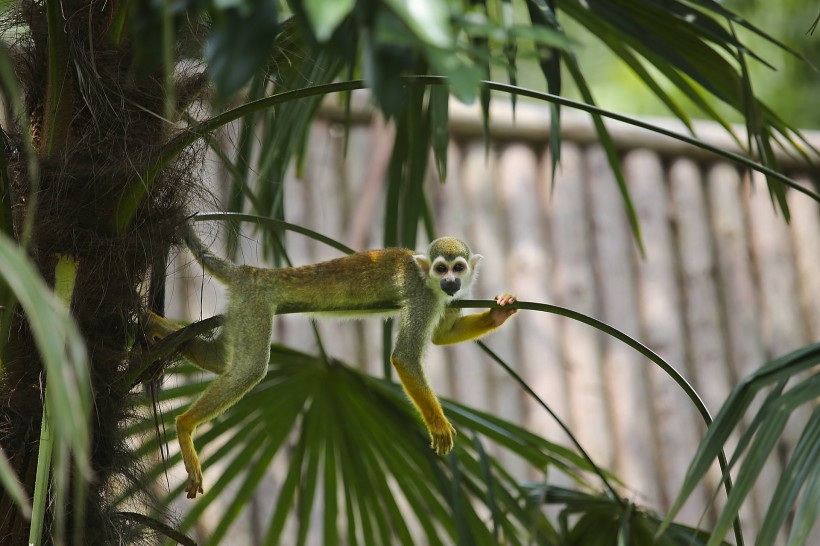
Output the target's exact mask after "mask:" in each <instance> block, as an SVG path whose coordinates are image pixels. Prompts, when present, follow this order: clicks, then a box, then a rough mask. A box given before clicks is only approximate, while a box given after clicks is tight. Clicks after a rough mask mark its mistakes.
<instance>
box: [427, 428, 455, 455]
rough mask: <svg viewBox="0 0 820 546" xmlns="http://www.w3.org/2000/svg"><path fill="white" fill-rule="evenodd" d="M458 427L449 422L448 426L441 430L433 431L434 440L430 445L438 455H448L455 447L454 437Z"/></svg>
mask: <svg viewBox="0 0 820 546" xmlns="http://www.w3.org/2000/svg"><path fill="white" fill-rule="evenodd" d="M456 434H457V433H456V429H454V428H453V425H451V424H450V423H447V426H446V427H445V428H444V429H443V430H442V431H440V432H431V436H432V441H431V443H430V447H432V448H433V451H435V452H436V455H447V454H448V453H450V451H452V449H453V438H454V437H455V436H456Z"/></svg>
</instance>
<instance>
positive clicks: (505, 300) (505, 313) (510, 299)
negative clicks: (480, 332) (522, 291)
mask: <svg viewBox="0 0 820 546" xmlns="http://www.w3.org/2000/svg"><path fill="white" fill-rule="evenodd" d="M516 301H518V298H516V297H515V296H513V295H511V294H506V293H504V294H501V295H499V296H496V297H495V302H496V303H497V304H498V305H500V306H501V308H496V309H490V318H491V319H492V321H493V324H494V325H495V327H496V328H498V327H499V326H501V325H502V324H504V323H505V322H506V321H507V319H508V318H510V317H511V316H513V315H514V314H516V313H517V312H518V309H503V307H504V306H505V305H509V304H511V303H515V302H516Z"/></svg>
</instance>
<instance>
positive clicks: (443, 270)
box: [428, 254, 481, 299]
mask: <svg viewBox="0 0 820 546" xmlns="http://www.w3.org/2000/svg"><path fill="white" fill-rule="evenodd" d="M480 259H481V256H480V255H478V254H477V255H475V256H473V257H472V258H471V259H470V260H469V261H468V259H467V257H465V256H456V257H455V258H451V259H447V258H446V257H444V256H437V257H436V258H435V259H434V260H433V263H432V264H431V267H430V272H429V275H430V277H429V281H428V284H429V285H430V287H431V288H433V287H434V286H436V285H437V287H438V289H440V290H441V291H442V292H444V294H445V295H446V296H447V297H449V298H453V299H456V298H460V297H464V296H466V295H467V294H468V293H469V289H470V283H471V282H472V279H473V274H474V271H475V266H476V265H478V261H479V260H480Z"/></svg>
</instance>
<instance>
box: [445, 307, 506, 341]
mask: <svg viewBox="0 0 820 546" xmlns="http://www.w3.org/2000/svg"><path fill="white" fill-rule="evenodd" d="M497 327H498V325H497V324H496V323H495V321H493V319H492V317H491V315H490V311H487V312H485V313H477V314H474V315H467V316H466V317H459V318H457V319H456V320H455V321H453V322H450V321H442V322H441V323H440V324H439V327H438V328H436V331H435V332H434V333H433V343H435V344H436V345H450V344H453V343H460V342H462V341H470V340H473V339H478V338H480V337H481V336H483V335H484V334H486V333H487V332H491V331H492V330H495V329H496V328H497Z"/></svg>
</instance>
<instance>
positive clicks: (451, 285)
mask: <svg viewBox="0 0 820 546" xmlns="http://www.w3.org/2000/svg"><path fill="white" fill-rule="evenodd" d="M440 285H441V289H442V290H443V291H444V293H445V294H447V295H448V296H452V295H454V294H455V293H456V292H458V291H459V289H460V288H461V281H460V280H458V279H441V283H440Z"/></svg>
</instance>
